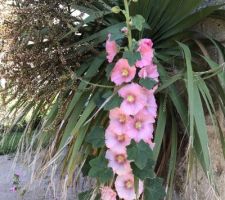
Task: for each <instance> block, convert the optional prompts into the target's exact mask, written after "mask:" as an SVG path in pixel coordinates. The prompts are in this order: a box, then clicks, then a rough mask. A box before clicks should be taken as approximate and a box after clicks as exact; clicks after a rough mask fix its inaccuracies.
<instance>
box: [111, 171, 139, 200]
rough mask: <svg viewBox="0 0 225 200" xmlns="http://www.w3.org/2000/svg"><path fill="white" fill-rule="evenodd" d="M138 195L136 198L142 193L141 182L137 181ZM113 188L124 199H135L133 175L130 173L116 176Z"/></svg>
mask: <svg viewBox="0 0 225 200" xmlns="http://www.w3.org/2000/svg"><path fill="white" fill-rule="evenodd" d="M138 186H139V187H138V193H139V194H138V195H137V198H139V197H140V195H141V194H142V193H143V182H142V181H139V184H138ZM115 188H116V191H117V194H118V196H119V197H120V198H121V199H124V200H134V199H136V194H135V189H134V176H133V175H132V174H127V175H123V176H117V178H116V181H115Z"/></svg>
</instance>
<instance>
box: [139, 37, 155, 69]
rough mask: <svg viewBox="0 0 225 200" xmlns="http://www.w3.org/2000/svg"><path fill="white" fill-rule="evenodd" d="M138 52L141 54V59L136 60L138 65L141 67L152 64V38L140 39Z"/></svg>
mask: <svg viewBox="0 0 225 200" xmlns="http://www.w3.org/2000/svg"><path fill="white" fill-rule="evenodd" d="M138 45H139V48H138V49H137V51H138V52H140V54H141V60H138V61H137V62H136V66H137V67H139V68H142V67H146V66H149V65H151V64H152V61H153V57H154V49H153V43H152V40H151V39H142V40H140V41H139V44H138Z"/></svg>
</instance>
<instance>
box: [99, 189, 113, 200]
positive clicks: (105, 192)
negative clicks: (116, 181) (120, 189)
mask: <svg viewBox="0 0 225 200" xmlns="http://www.w3.org/2000/svg"><path fill="white" fill-rule="evenodd" d="M100 190H101V200H116V192H115V191H114V190H113V189H112V188H110V187H106V186H105V187H102V188H100Z"/></svg>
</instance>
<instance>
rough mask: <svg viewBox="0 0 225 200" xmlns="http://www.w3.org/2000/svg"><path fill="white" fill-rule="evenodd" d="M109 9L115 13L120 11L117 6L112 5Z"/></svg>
mask: <svg viewBox="0 0 225 200" xmlns="http://www.w3.org/2000/svg"><path fill="white" fill-rule="evenodd" d="M111 10H112V12H113V13H116V14H118V13H119V12H120V11H121V9H120V7H119V6H114V7H112V9H111Z"/></svg>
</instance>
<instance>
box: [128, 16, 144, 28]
mask: <svg viewBox="0 0 225 200" xmlns="http://www.w3.org/2000/svg"><path fill="white" fill-rule="evenodd" d="M131 21H132V26H134V27H135V28H136V29H137V30H139V31H142V29H143V25H144V23H145V18H144V17H143V16H142V15H135V16H134V17H131Z"/></svg>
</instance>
